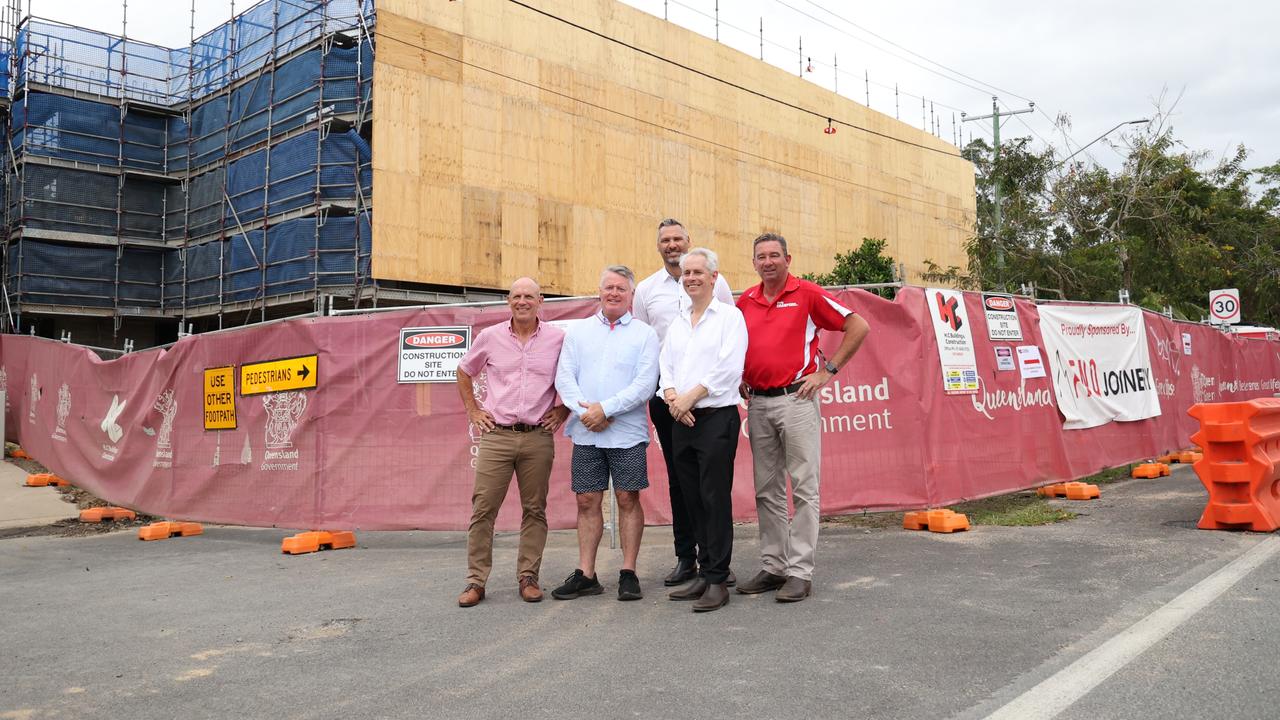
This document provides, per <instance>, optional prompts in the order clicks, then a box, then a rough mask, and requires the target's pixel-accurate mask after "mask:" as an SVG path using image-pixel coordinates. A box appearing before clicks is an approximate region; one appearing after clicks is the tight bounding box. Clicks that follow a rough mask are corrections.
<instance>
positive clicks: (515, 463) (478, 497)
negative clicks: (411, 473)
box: [467, 428, 555, 587]
mask: <svg viewBox="0 0 1280 720" xmlns="http://www.w3.org/2000/svg"><path fill="white" fill-rule="evenodd" d="M554 459H555V443H554V435H553V434H552V433H550V432H548V431H546V430H543V429H538V430H532V431H530V432H516V431H514V430H504V429H502V428H497V429H495V430H492V431H491V432H487V433H485V434H484V436H483V437H481V438H480V448H479V451H478V452H477V455H476V486H475V491H474V492H473V493H472V495H471V528H470V529H469V530H468V532H467V582H468V583H475V584H477V585H480V586H482V587H483V586H484V584H485V583H486V582H488V580H489V572H490V571H491V570H492V569H493V523H494V520H495V519H497V517H498V510H499V509H500V508H501V507H502V501H503V499H504V498H506V496H507V489H508V488H509V487H510V486H511V476H512V475H513V474H514V475H515V477H516V484H517V486H518V487H519V490H520V507H521V510H522V514H521V520H520V550H519V555H518V556H517V558H516V578H517V579H519V578H520V577H523V576H525V575H529V576H531V577H534V578H536V577H538V572H539V571H540V570H541V569H542V551H543V549H544V548H545V547H546V545H547V484H548V481H549V479H550V477H551V462H552V461H553V460H554Z"/></svg>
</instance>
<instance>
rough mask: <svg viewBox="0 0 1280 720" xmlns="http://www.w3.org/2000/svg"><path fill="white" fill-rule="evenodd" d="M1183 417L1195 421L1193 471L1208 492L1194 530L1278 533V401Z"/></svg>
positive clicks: (1210, 407) (1194, 410)
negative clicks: (1196, 456)
mask: <svg viewBox="0 0 1280 720" xmlns="http://www.w3.org/2000/svg"><path fill="white" fill-rule="evenodd" d="M1187 414H1188V415H1190V416H1191V417H1193V418H1195V419H1197V420H1199V421H1200V429H1199V430H1198V431H1196V433H1195V434H1194V435H1192V436H1191V440H1192V442H1194V443H1196V445H1198V446H1199V447H1201V448H1203V449H1204V452H1203V457H1202V458H1200V459H1199V461H1198V462H1196V463H1195V466H1194V467H1195V471H1196V475H1197V476H1199V478H1200V482H1201V483H1203V484H1204V486H1205V489H1206V490H1208V491H1209V502H1208V503H1207V504H1206V505H1205V509H1204V513H1203V514H1202V515H1201V516H1200V523H1199V527H1200V528H1202V529H1205V530H1252V531H1254V532H1274V531H1275V530H1277V529H1280V398H1258V399H1255V400H1248V401H1245V402H1224V403H1200V404H1197V405H1193V406H1191V409H1190V410H1188V411H1187Z"/></svg>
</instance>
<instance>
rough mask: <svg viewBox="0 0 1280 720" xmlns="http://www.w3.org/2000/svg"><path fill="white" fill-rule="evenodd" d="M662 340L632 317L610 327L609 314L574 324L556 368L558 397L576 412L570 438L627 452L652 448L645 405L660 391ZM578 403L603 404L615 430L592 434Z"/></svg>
mask: <svg viewBox="0 0 1280 720" xmlns="http://www.w3.org/2000/svg"><path fill="white" fill-rule="evenodd" d="M658 350H659V345H658V334H657V333H656V332H654V331H653V328H651V327H649V326H648V325H646V324H644V323H643V322H640V321H639V320H636V319H635V318H633V317H632V316H631V313H627V314H626V315H623V316H622V317H621V318H620V319H618V321H617V322H610V321H609V320H608V319H606V318H605V316H604V313H602V312H598V311H597V312H596V314H595V315H593V316H591V317H589V318H586V319H584V320H580V321H578V322H576V323H574V324H573V325H572V326H571V327H570V328H569V331H568V332H567V333H566V334H565V338H564V345H563V346H562V347H561V348H560V363H559V365H558V366H557V367H556V391H557V392H559V393H560V399H561V400H562V401H563V402H564V404H565V407H568V408H569V409H570V410H572V411H573V415H571V416H570V417H569V422H568V423H567V424H566V426H565V434H566V435H568V436H569V438H570V439H571V440H573V442H574V444H576V445H595V446H596V447H602V448H628V447H632V446H634V445H638V444H639V443H647V442H649V414H648V412H647V410H646V405H647V403H648V402H649V398H650V397H652V396H653V389H654V388H655V387H657V385H658ZM579 401H582V402H585V403H587V404H591V403H593V402H598V403H600V407H601V408H602V409H603V410H604V414H605V416H606V417H609V418H612V419H613V424H611V425H610V426H609V427H607V428H605V429H604V430H603V431H601V432H592V431H591V430H588V429H587V426H585V425H583V424H582V421H581V420H580V418H581V417H582V415H583V414H585V413H586V411H587V409H586V408H584V407H582V406H581V405H579V404H578V402H579Z"/></svg>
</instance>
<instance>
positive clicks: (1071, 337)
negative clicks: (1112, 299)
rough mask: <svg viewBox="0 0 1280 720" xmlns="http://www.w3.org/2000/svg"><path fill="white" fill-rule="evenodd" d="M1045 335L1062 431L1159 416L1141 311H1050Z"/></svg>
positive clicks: (1043, 322) (1044, 317) (1043, 319)
mask: <svg viewBox="0 0 1280 720" xmlns="http://www.w3.org/2000/svg"><path fill="white" fill-rule="evenodd" d="M1040 333H1041V335H1042V336H1043V337H1044V345H1045V350H1046V351H1047V352H1048V354H1049V364H1050V365H1052V366H1053V389H1054V394H1055V395H1056V396H1057V399H1058V410H1060V411H1061V412H1062V416H1063V418H1064V421H1063V423H1062V427H1063V429H1065V430H1079V429H1083V428H1091V427H1097V426H1099V425H1105V424H1106V423H1109V422H1111V421H1112V420H1122V421H1128V420H1143V419H1146V418H1151V417H1156V416H1158V415H1159V414H1160V397H1159V396H1158V395H1157V393H1156V381H1155V375H1154V373H1153V372H1152V368H1151V354H1150V352H1149V350H1148V347H1147V331H1146V324H1145V322H1144V319H1143V313H1142V309H1141V308H1136V307H1130V306H1123V305H1121V306H1114V307H1110V306H1098V305H1091V306H1067V305H1045V306H1041V307H1040Z"/></svg>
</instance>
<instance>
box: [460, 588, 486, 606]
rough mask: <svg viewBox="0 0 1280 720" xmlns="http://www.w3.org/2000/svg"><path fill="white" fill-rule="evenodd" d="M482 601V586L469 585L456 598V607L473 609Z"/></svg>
mask: <svg viewBox="0 0 1280 720" xmlns="http://www.w3.org/2000/svg"><path fill="white" fill-rule="evenodd" d="M483 599H484V586H483V585H477V584H475V583H469V584H468V585H467V586H466V587H465V588H463V589H462V594H461V595H459V596H458V607H473V606H475V605H479V604H480V601H481V600H483Z"/></svg>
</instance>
